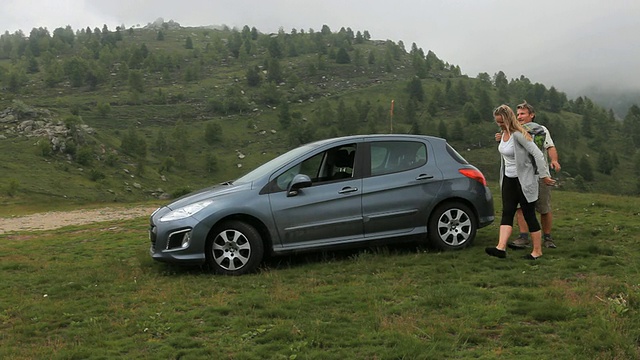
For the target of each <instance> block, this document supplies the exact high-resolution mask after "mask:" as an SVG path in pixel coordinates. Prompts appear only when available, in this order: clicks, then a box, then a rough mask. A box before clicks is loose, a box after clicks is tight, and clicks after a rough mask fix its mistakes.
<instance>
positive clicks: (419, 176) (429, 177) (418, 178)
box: [416, 174, 433, 180]
mask: <svg viewBox="0 0 640 360" xmlns="http://www.w3.org/2000/svg"><path fill="white" fill-rule="evenodd" d="M429 179H433V175H428V174H420V175H418V177H417V178H416V180H429Z"/></svg>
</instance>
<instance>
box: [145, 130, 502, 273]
mask: <svg viewBox="0 0 640 360" xmlns="http://www.w3.org/2000/svg"><path fill="white" fill-rule="evenodd" d="M493 220H494V210H493V198H492V195H491V191H490V190H489V188H488V187H487V184H486V181H485V178H484V176H483V174H482V173H481V172H480V171H479V170H478V169H477V168H476V167H474V166H473V165H471V164H469V163H468V162H467V161H466V160H465V159H464V158H463V157H462V156H461V155H460V154H458V152H456V151H455V150H454V149H453V147H451V146H450V145H449V144H448V143H447V142H446V140H444V139H441V138H437V137H430V136H418V135H360V136H348V137H341V138H334V139H326V140H321V141H316V142H313V143H310V144H306V145H303V146H300V147H298V148H296V149H293V150H291V151H289V152H287V153H285V154H282V155H280V156H278V157H277V158H275V159H273V160H271V161H269V162H267V163H265V164H263V165H261V166H260V167H258V168H256V169H255V170H253V171H251V172H249V173H248V174H246V175H244V176H242V177H241V178H239V179H237V180H235V181H229V182H225V183H222V184H219V185H216V186H213V187H210V188H206V189H203V190H200V191H197V192H194V193H191V194H189V195H186V196H184V197H182V198H180V199H177V200H175V201H174V202H172V203H170V204H168V205H166V206H163V207H161V208H159V209H157V210H156V211H155V212H154V213H153V214H152V215H151V218H150V221H151V225H150V229H149V238H150V240H151V249H150V253H151V256H152V257H153V259H155V260H159V261H165V262H172V263H186V264H205V263H206V264H208V265H209V266H210V267H211V268H212V269H213V270H214V271H215V272H216V273H219V274H226V275H242V274H245V273H248V272H252V271H254V270H256V268H257V267H258V266H259V265H260V263H261V262H262V260H263V257H264V256H265V255H267V254H271V255H278V254H285V253H291V252H301V251H309V250H320V249H322V250H324V249H330V248H335V247H344V246H368V245H371V244H373V243H374V242H375V243H376V244H379V243H380V242H384V243H395V242H399V241H402V240H413V241H415V240H416V239H420V238H421V239H428V240H429V242H430V243H431V244H432V245H433V246H435V247H437V248H439V249H443V250H448V249H461V248H465V247H467V246H468V245H469V244H471V242H472V241H473V239H474V237H475V235H476V231H477V230H478V229H479V228H481V227H484V226H487V225H489V224H490V223H492V222H493Z"/></svg>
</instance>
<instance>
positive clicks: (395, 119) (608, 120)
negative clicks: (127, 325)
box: [0, 22, 640, 206]
mask: <svg viewBox="0 0 640 360" xmlns="http://www.w3.org/2000/svg"><path fill="white" fill-rule="evenodd" d="M460 74H461V71H460V68H459V67H457V66H455V65H452V64H449V63H447V62H446V61H445V60H443V59H439V58H438V57H437V55H436V54H434V53H433V52H431V51H424V50H423V49H420V48H417V47H416V46H415V44H413V45H412V46H411V48H410V49H407V48H406V47H405V44H403V43H402V42H401V41H400V42H398V43H394V42H392V41H389V40H387V41H380V40H374V39H372V37H371V35H370V34H369V33H368V31H366V30H357V31H354V30H352V29H350V28H346V29H345V28H341V29H340V30H339V31H337V32H334V31H331V29H329V28H328V27H327V26H323V27H322V29H321V30H320V31H317V32H316V31H313V30H309V31H303V30H300V31H297V30H292V31H291V32H290V33H285V32H283V31H281V32H279V33H277V34H263V33H261V32H259V31H258V29H255V28H250V27H249V26H245V27H244V28H243V29H241V30H237V29H228V28H222V29H212V28H209V27H198V28H185V27H181V26H179V24H176V23H175V22H167V23H162V24H156V26H148V27H146V28H130V29H120V28H117V29H115V30H110V29H107V28H106V27H103V28H102V29H99V28H95V29H90V28H87V29H79V30H75V29H71V28H69V27H67V28H58V29H55V30H54V31H53V32H52V33H50V32H49V31H48V30H46V29H33V30H32V31H31V33H30V34H29V36H25V35H24V34H21V33H16V34H8V33H5V34H4V35H2V36H1V37H0V86H1V87H2V89H3V90H2V95H1V97H0V202H1V203H3V204H6V205H11V206H21V205H26V204H34V203H88V202H131V201H141V200H152V199H166V198H170V197H174V196H178V195H180V194H183V193H185V192H188V191H190V190H195V189H197V188H200V187H203V186H206V185H209V184H212V183H218V182H221V181H225V180H229V179H232V178H235V177H237V176H239V175H241V174H242V173H244V172H246V171H248V170H249V169H251V168H253V167H255V166H257V165H258V164H260V163H262V162H264V161H266V160H269V159H271V158H272V157H274V156H276V155H278V154H280V153H282V152H284V151H286V150H288V149H290V148H291V147H294V146H296V145H299V144H301V143H305V142H308V141H311V140H314V139H319V138H324V137H330V136H338V135H347V134H358V133H385V132H390V131H393V132H398V133H408V132H412V133H423V134H430V135H436V136H442V137H445V138H447V139H448V140H449V141H450V142H451V143H452V144H453V145H454V146H455V147H456V148H457V149H459V150H460V151H461V152H462V153H463V155H464V156H465V157H466V158H467V159H468V160H470V161H471V162H472V163H474V164H476V165H478V167H480V169H481V170H483V171H484V172H485V175H486V176H487V177H488V178H489V180H495V179H496V175H497V172H498V170H497V165H498V158H497V152H496V151H495V144H494V142H493V141H492V139H493V133H494V132H495V130H496V126H495V124H494V123H493V119H492V116H491V112H492V109H493V108H494V107H495V106H497V105H499V104H500V103H508V104H510V105H515V104H517V103H519V102H521V101H522V99H526V100H527V101H528V102H530V103H532V104H533V105H534V106H536V108H537V109H538V117H537V120H538V122H540V123H542V124H545V125H547V127H548V128H549V129H550V131H551V133H552V134H553V137H554V140H555V142H556V146H557V147H558V149H559V153H560V157H561V159H560V162H561V164H562V165H563V172H562V173H561V174H558V177H559V178H560V180H561V182H560V183H561V188H564V189H569V190H580V191H597V192H608V193H616V194H633V195H636V194H638V193H639V190H640V186H639V185H640V183H639V182H638V180H637V178H638V171H640V155H638V154H637V150H636V149H637V148H638V142H639V141H640V136H639V135H638V134H640V112H638V114H637V116H630V117H629V118H628V119H625V121H624V122H623V123H620V122H616V121H615V119H614V116H613V113H612V112H611V111H609V110H607V109H603V108H600V107H599V106H597V105H596V104H594V103H593V102H592V101H591V100H590V99H589V98H586V97H579V98H577V99H568V98H567V96H566V95H565V94H564V93H562V92H561V91H559V90H558V89H555V88H553V87H551V88H549V89H547V88H546V87H545V86H544V85H543V84H538V83H536V84H532V83H531V82H530V81H529V80H528V79H527V78H526V77H521V78H519V79H507V78H506V76H505V75H504V74H503V73H502V72H499V73H497V74H493V75H489V74H486V73H482V74H478V76H477V77H476V78H469V77H467V76H462V75H460ZM392 100H394V103H395V107H394V111H393V116H390V106H391V101H392ZM629 149H632V151H629Z"/></svg>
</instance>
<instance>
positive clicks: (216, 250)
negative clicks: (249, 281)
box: [207, 221, 264, 275]
mask: <svg viewBox="0 0 640 360" xmlns="http://www.w3.org/2000/svg"><path fill="white" fill-rule="evenodd" d="M263 254H264V244H263V242H262V237H261V236H260V233H258V231H257V230H256V229H255V228H254V227H253V226H251V225H249V224H247V223H245V222H242V221H227V222H224V223H222V224H220V226H218V227H216V230H215V231H214V232H213V238H212V239H211V241H209V242H208V244H207V262H208V264H209V266H210V268H211V269H212V270H213V271H214V272H215V273H217V274H222V275H243V274H246V273H250V272H253V271H255V270H256V269H257V268H258V265H259V264H260V262H261V261H262V256H263Z"/></svg>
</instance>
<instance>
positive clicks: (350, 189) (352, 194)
mask: <svg viewBox="0 0 640 360" xmlns="http://www.w3.org/2000/svg"><path fill="white" fill-rule="evenodd" d="M356 156H357V154H356V146H355V144H348V145H341V146H338V147H333V148H330V149H328V150H326V151H322V152H319V153H317V154H314V155H312V156H310V157H308V158H306V159H304V160H302V161H300V162H298V163H295V164H294V165H293V166H291V167H289V168H288V169H287V170H285V171H284V172H283V173H281V174H279V175H278V176H276V177H275V178H274V179H273V181H272V182H273V183H274V184H277V185H276V186H277V189H276V191H272V192H271V193H270V194H269V200H270V204H271V211H272V214H273V218H274V222H275V224H276V227H277V231H278V234H279V236H280V240H281V246H282V248H285V249H295V248H307V247H316V246H323V245H330V244H336V243H342V242H354V241H359V240H362V238H363V225H362V199H361V194H362V178H361V176H359V175H358V174H357V169H356V168H355V165H354V163H355V158H356ZM296 174H305V175H308V176H309V178H310V179H311V180H312V185H311V186H310V187H305V188H303V189H301V190H300V191H298V192H297V194H296V195H294V196H288V192H287V191H282V189H284V188H286V186H287V184H288V181H290V179H292V178H293V176H295V175H296ZM278 184H279V185H278ZM274 245H275V244H274Z"/></svg>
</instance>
